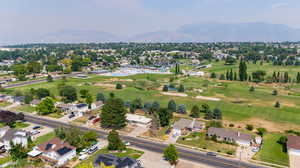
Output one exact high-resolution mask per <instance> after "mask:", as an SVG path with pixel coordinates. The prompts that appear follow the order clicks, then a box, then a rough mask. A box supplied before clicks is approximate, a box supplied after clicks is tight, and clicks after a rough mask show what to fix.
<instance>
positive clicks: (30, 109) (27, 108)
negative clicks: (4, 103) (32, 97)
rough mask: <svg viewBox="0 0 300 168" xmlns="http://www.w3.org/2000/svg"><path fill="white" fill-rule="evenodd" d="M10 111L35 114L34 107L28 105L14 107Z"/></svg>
mask: <svg viewBox="0 0 300 168" xmlns="http://www.w3.org/2000/svg"><path fill="white" fill-rule="evenodd" d="M10 110H13V111H19V112H26V113H33V112H35V107H32V106H31V105H29V104H24V105H20V106H17V107H14V108H12V109H10Z"/></svg>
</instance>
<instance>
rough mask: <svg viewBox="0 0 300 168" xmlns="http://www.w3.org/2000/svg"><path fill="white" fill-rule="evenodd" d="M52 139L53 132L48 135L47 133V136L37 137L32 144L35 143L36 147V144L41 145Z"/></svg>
mask: <svg viewBox="0 0 300 168" xmlns="http://www.w3.org/2000/svg"><path fill="white" fill-rule="evenodd" d="M54 137H55V133H54V132H50V133H48V134H45V135H42V136H40V137H38V138H37V139H36V140H35V141H34V143H35V144H36V145H38V144H41V143H43V142H46V141H49V140H51V139H52V138H54Z"/></svg>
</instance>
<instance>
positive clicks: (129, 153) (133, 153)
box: [82, 148, 144, 163]
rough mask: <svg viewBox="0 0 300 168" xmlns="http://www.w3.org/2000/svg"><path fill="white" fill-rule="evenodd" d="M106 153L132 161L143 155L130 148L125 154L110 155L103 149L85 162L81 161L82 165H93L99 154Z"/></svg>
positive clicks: (141, 152)
mask: <svg viewBox="0 0 300 168" xmlns="http://www.w3.org/2000/svg"><path fill="white" fill-rule="evenodd" d="M108 153H110V154H113V155H116V156H118V157H126V156H127V157H131V158H134V159H138V158H139V157H141V156H142V155H143V154H144V152H143V151H138V150H135V149H130V148H127V149H126V152H121V153H111V152H110V151H109V150H108V149H107V148H103V149H100V150H98V151H97V152H96V153H94V154H93V155H91V156H90V157H89V158H88V159H87V160H85V161H83V162H82V163H93V162H94V161H95V159H96V158H97V156H98V155H99V154H108Z"/></svg>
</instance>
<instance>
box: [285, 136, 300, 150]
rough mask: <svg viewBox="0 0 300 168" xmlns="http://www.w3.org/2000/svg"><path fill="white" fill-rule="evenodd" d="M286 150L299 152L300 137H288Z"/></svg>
mask: <svg viewBox="0 0 300 168" xmlns="http://www.w3.org/2000/svg"><path fill="white" fill-rule="evenodd" d="M287 148H288V149H290V148H292V149H297V150H300V136H293V135H289V136H288V141H287Z"/></svg>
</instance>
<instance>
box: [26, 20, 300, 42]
mask: <svg viewBox="0 0 300 168" xmlns="http://www.w3.org/2000/svg"><path fill="white" fill-rule="evenodd" d="M26 41H28V39H26ZM30 41H32V42H43V43H46V42H49V43H54V42H55V43H58V42H60V43H86V42H120V41H122V42H248V41H250V42H251V41H261V42H274V41H276V42H277V41H300V29H296V28H291V27H288V26H286V25H281V24H270V23H262V22H255V23H217V22H206V23H195V24H188V25H183V26H180V27H179V28H177V29H176V30H173V31H169V30H162V31H155V32H148V33H143V34H138V35H133V36H129V37H122V36H117V35H114V34H112V33H108V32H103V31H90V30H62V31H57V32H51V33H47V34H45V35H42V36H37V37H34V38H32V39H31V40H30Z"/></svg>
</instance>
